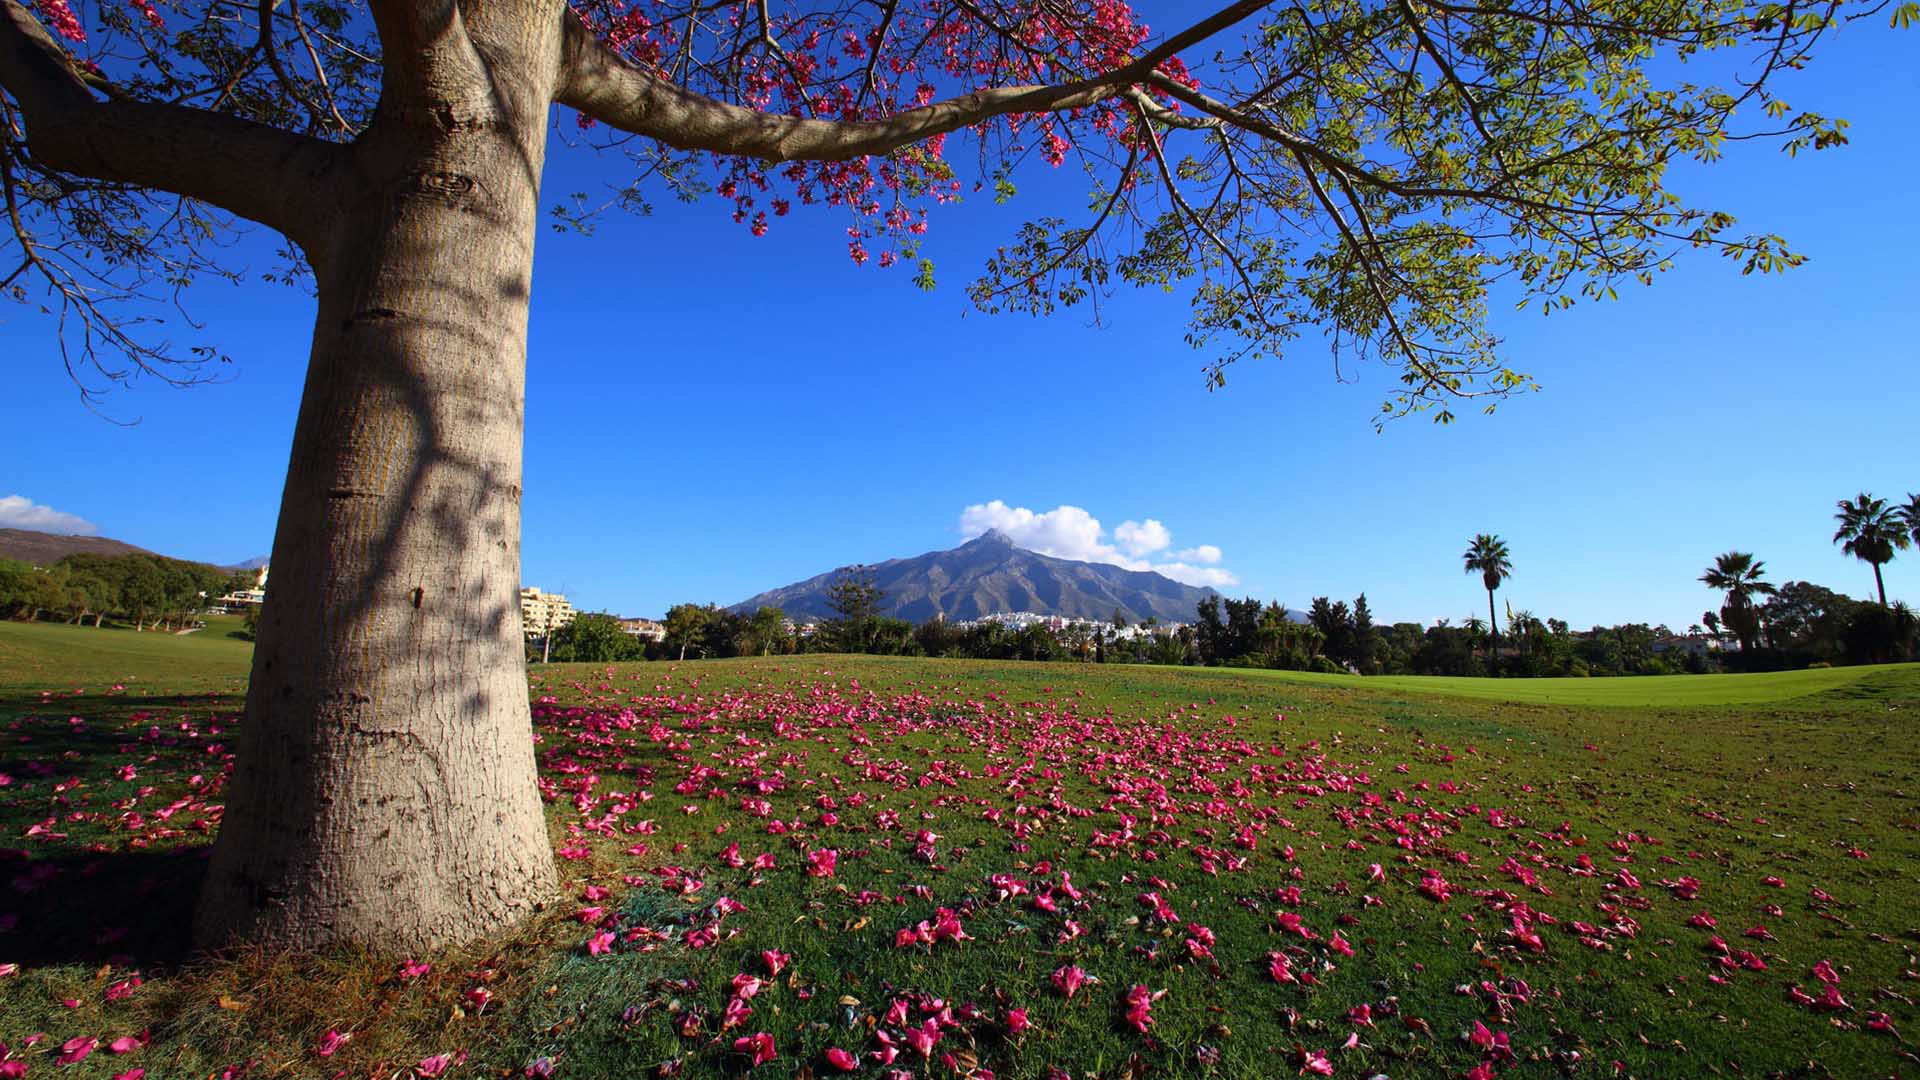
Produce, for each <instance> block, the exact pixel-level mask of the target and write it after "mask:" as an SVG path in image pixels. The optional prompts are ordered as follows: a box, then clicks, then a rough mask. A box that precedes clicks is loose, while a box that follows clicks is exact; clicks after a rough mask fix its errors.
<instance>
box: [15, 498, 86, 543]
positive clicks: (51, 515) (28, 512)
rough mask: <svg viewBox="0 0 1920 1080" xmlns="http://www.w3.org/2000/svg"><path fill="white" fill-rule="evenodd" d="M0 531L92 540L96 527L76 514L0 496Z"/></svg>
mask: <svg viewBox="0 0 1920 1080" xmlns="http://www.w3.org/2000/svg"><path fill="white" fill-rule="evenodd" d="M0 529H32V530H33V531H35V532H47V533H60V534H61V535H63V536H92V535H93V534H94V533H97V532H99V531H100V527H99V526H97V525H95V524H94V523H93V522H91V521H88V520H87V519H86V518H83V517H81V516H79V515H78V514H69V513H67V512H65V511H64V510H55V509H54V508H53V507H51V506H42V505H40V504H39V503H37V502H34V501H33V500H32V499H29V498H27V497H26V496H25V495H6V496H0Z"/></svg>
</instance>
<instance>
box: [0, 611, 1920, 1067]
mask: <svg viewBox="0 0 1920 1080" xmlns="http://www.w3.org/2000/svg"><path fill="white" fill-rule="evenodd" d="M36 629H37V628H36ZM126 636H128V637H132V636H133V635H132V634H131V633H127V634H126ZM196 636H197V635H196ZM190 642H191V637H189V638H184V639H178V644H179V647H181V648H186V647H187V646H188V645H189V643H190ZM143 647H150V646H146V645H145V644H144V643H143ZM196 647H197V646H196ZM5 648H14V649H20V648H22V647H21V646H20V644H19V642H18V639H17V635H16V637H14V638H9V637H5V636H0V649H5ZM18 655H37V654H25V653H20V652H14V653H9V652H0V684H4V688H0V740H4V741H0V774H4V783H3V784H0V835H4V836H5V837H6V839H5V840H4V841H0V845H4V846H6V847H10V848H13V849H15V850H14V851H13V852H11V853H6V854H0V874H4V877H5V879H6V883H5V884H4V885H0V964H18V965H19V969H18V970H17V971H13V972H11V973H9V974H7V975H4V976H0V1043H5V1044H6V1046H7V1048H8V1049H7V1051H6V1053H7V1054H9V1055H11V1057H10V1060H11V1061H13V1062H18V1063H21V1064H22V1065H24V1067H25V1069H26V1070H27V1071H26V1073H25V1075H28V1076H42V1075H44V1076H63V1077H65V1076H71V1077H92V1076H99V1077H107V1076H125V1075H128V1073H129V1071H130V1070H136V1069H144V1070H146V1072H145V1074H144V1075H145V1076H148V1077H153V1078H160V1077H169V1078H171V1077H206V1076H235V1077H238V1076H315V1077H332V1076H336V1075H337V1076H347V1077H370V1078H371V1077H382V1078H384V1077H394V1076H411V1075H445V1076H453V1077H482V1076H493V1077H508V1076H536V1077H537V1076H543V1075H552V1076H568V1077H637V1076H650V1075H668V1076H671V1075H681V1076H740V1075H746V1074H750V1075H752V1076H755V1077H761V1076H774V1077H777V1076H813V1077H824V1076H833V1075H841V1074H842V1070H841V1068H840V1065H839V1064H837V1063H845V1062H847V1061H848V1060H849V1059H848V1058H845V1057H841V1056H840V1055H841V1054H845V1055H850V1056H851V1060H852V1062H853V1071H852V1072H849V1073H846V1074H847V1075H862V1076H886V1075H889V1074H890V1073H892V1072H895V1071H898V1072H899V1073H901V1074H902V1075H907V1076H914V1077H922V1076H924V1077H958V1076H966V1075H982V1074H984V1073H986V1072H991V1073H993V1074H995V1075H997V1076H1002V1077H1009V1076H1012V1077H1028V1076H1031V1077H1043V1076H1050V1075H1059V1074H1061V1073H1064V1074H1066V1075H1070V1076H1072V1077H1076V1078H1088V1077H1098V1078H1102V1080H1117V1078H1120V1077H1145V1076H1148V1075H1154V1076H1162V1075H1164V1076H1173V1077H1278V1076H1295V1075H1300V1074H1301V1072H1302V1070H1303V1069H1305V1070H1308V1072H1307V1074H1308V1075H1313V1074H1314V1072H1315V1071H1318V1070H1320V1069H1322V1068H1325V1069H1330V1070H1331V1074H1332V1075H1335V1076H1352V1077H1371V1076H1374V1075H1376V1074H1381V1073H1384V1074H1386V1075H1387V1076H1390V1077H1394V1078H1403V1077H1461V1076H1468V1075H1479V1076H1491V1075H1499V1076H1540V1077H1547V1076H1560V1075H1572V1076H1592V1077H1611V1076H1615V1075H1631V1076H1640V1077H1673V1076H1702V1075H1723V1076H1764V1075H1774V1074H1779V1075H1789V1076H1838V1077H1862V1076H1893V1075H1902V1074H1905V1075H1913V1074H1915V1073H1916V1072H1920V1060H1917V1059H1916V1058H1915V1057H1914V1055H1913V1051H1912V1047H1911V1044H1910V1043H1908V1042H1907V1041H1906V1035H1907V1033H1908V1031H1909V1029H1912V1030H1914V1031H1920V1009H1916V1007H1915V1005H1914V1003H1913V1001H1912V998H1913V996H1914V995H1915V993H1920V961H1916V959H1915V955H1914V954H1915V953H1916V952H1920V929H1916V925H1917V924H1920V917H1917V916H1916V911H1920V834H1917V830H1920V806H1917V805H1916V800H1917V798H1920V741H1916V739H1915V737H1914V718H1915V717H1916V715H1920V669H1916V668H1915V667H1913V666H1906V667H1901V668H1882V669H1851V671H1850V672H1849V675H1850V676H1851V678H1849V679H1847V680H1844V681H1840V682H1836V683H1833V684H1807V683H1804V682H1800V685H1803V686H1805V687H1806V690H1807V691H1808V692H1802V693H1799V694H1796V695H1792V696H1790V697H1787V698H1786V699H1784V700H1773V701H1763V702H1760V703H1756V704H1746V705H1740V706H1737V707H1728V706H1701V705H1678V706H1671V707H1657V708H1656V707H1644V706H1642V707H1606V708H1595V707H1588V706H1575V705H1572V704H1569V703H1564V702H1561V701H1559V700H1557V699H1556V700H1554V701H1553V702H1551V703H1544V704H1543V703H1525V702H1521V703H1514V702H1511V701H1508V702H1499V703H1495V702H1487V701H1479V700H1474V699H1472V698H1469V697H1462V696H1457V695H1456V696H1450V697H1449V696H1438V695H1432V694H1422V693H1418V692H1416V690H1415V689H1414V688H1413V687H1410V686H1407V685H1397V684H1394V683H1391V682H1389V681H1388V680H1352V679H1346V680H1338V681H1336V682H1333V683H1330V684H1322V683H1320V682H1317V681H1314V680H1299V679H1283V678H1274V677H1271V676H1269V675H1267V674H1265V673H1240V672H1222V671H1190V670H1169V669H1162V668H1140V667H1119V666H1114V667H1100V666H1084V665H1026V664H994V663H979V662H965V661H916V660H898V659H879V658H848V657H818V656H808V657H790V658H778V659H774V660H763V661H726V662H716V663H688V664H679V665H670V664H653V665H632V666H624V667H620V668H605V667H593V666H584V665H576V666H555V667H551V668H544V669H539V670H537V671H536V672H535V673H534V676H533V682H534V685H533V686H532V693H533V695H534V697H535V699H536V701H537V702H538V703H539V704H537V706H536V729H537V738H538V739H539V752H540V757H541V763H542V772H543V788H544V790H545V793H546V795H547V797H548V801H549V807H550V813H551V821H552V824H553V837H554V843H555V848H556V851H557V852H558V853H559V855H560V857H561V862H562V867H563V870H564V872H565V874H566V876H567V878H568V885H567V895H566V897H565V898H564V899H563V900H562V901H561V902H559V903H557V904H556V905H555V907H554V908H553V910H552V911H550V912H549V913H548V914H547V915H546V916H545V917H543V918H542V919H541V920H538V921H536V923H535V924H534V925H532V926H530V927H528V928H526V929H525V930H524V931H522V932H520V933H518V934H517V935H515V936H514V937H512V938H511V939H509V940H504V941H501V942H495V943H491V944H489V945H487V946H485V947H480V948H476V949H473V950H470V951H468V952H466V953H463V954H461V955H456V956H438V957H412V958H380V959H371V958H365V957H359V956H354V955H344V954H343V955H334V956H327V957H318V958H288V957H281V956H268V955H258V954H240V955H230V956H223V957H216V958H201V959H189V958H188V957H187V954H186V951H185V948H184V943H183V942H182V940H181V937H180V927H181V925H182V922H183V920H184V917H185V913H186V912H187V911H188V910H190V904H191V897H192V888H193V885H194V882H195V880H196V878H197V875H198V873H199V867H200V857H201V854H202V853H203V852H204V850H205V844H206V843H207V842H208V839H209V837H210V834H211V831H212V829H213V827H214V826H215V824H216V823H217V820H218V805H219V802H220V792H221V779H220V776H221V768H222V765H223V762H224V757H225V747H226V746H227V745H228V744H230V742H231V727H232V724H233V723H234V720H233V718H232V713H233V712H234V711H235V710H237V708H238V697H237V696H236V695H235V694H234V693H232V692H231V691H223V690H222V689H221V684H222V683H226V684H231V680H232V679H233V678H234V677H235V672H236V671H240V670H241V669H240V668H236V667H234V666H233V660H232V658H231V657H226V658H214V659H211V660H207V661H205V662H204V663H203V662H200V661H198V660H195V661H188V660H185V659H183V660H182V661H179V662H178V664H177V666H176V667H174V668H173V669H171V671H170V673H169V672H163V671H150V670H147V669H143V668H140V667H138V666H137V664H136V662H135V661H134V659H132V658H131V657H130V656H128V655H126V654H119V655H116V656H113V657H108V658H101V657H97V656H88V655H76V656H75V657H74V658H73V660H72V670H73V671H74V672H75V675H74V677H73V678H72V679H70V680H62V679H58V678H55V677H54V676H55V675H57V674H58V672H52V673H49V672H48V671H47V670H46V669H45V661H44V660H35V661H34V662H33V666H32V667H23V668H21V669H17V670H16V669H15V668H14V667H12V666H11V665H12V658H13V657H14V656H18ZM182 655H183V657H184V656H185V654H184V653H183V654H182ZM120 668H124V669H126V670H125V671H124V672H122V674H123V675H126V676H128V677H136V676H137V677H139V678H140V679H141V680H142V681H141V682H139V683H137V684H136V683H132V682H127V681H124V680H121V679H119V678H118V677H117V676H112V675H109V674H108V672H112V671H116V670H119V669H120ZM81 672H86V673H88V674H87V677H86V678H84V679H83V678H80V674H79V673H81ZM1818 674H1819V675H1821V676H1826V674H1827V673H1818ZM108 678H115V679H116V681H119V682H120V685H121V686H123V687H124V689H121V690H111V689H110V687H111V686H112V685H113V683H109V682H106V681H105V680H106V679H108ZM1774 678H1782V679H1785V680H1794V681H1798V680H1803V679H1804V676H1803V674H1802V673H1792V674H1791V675H1788V676H1783V677H1774ZM1617 681H1619V682H1629V681H1634V682H1640V681H1646V680H1617ZM1594 682H1595V683H1600V682H1601V681H1600V680H1594ZM76 685H77V686H81V687H84V689H85V692H83V693H74V692H73V687H74V686H76ZM1516 685H1517V684H1516ZM55 686H57V687H58V688H59V692H57V693H54V694H50V695H48V694H43V691H45V690H48V689H52V688H54V687H55ZM1504 686H1505V684H1503V688H1504ZM1743 692H1749V691H1743ZM770 953H772V954H777V955H773V956H769V955H768V954H770ZM397 959H406V960H411V961H415V962H416V965H415V966H414V967H411V968H402V967H401V965H400V964H399V963H398V962H397ZM419 964H426V965H430V968H429V970H427V971H425V972H424V973H422V972H420V971H419V967H418V965H419ZM0 970H8V969H5V968H0ZM410 972H411V973H410ZM1082 976H1084V981H1083V978H1082ZM1067 987H1071V988H1072V990H1073V992H1072V993H1071V994H1070V995H1069V994H1068V993H1067V992H1066V988H1067ZM1136 988H1143V989H1136ZM1796 993H1797V994H1798V995H1800V997H1796ZM1802 998H1804V999H1805V1000H1802ZM1143 1004H1144V1007H1143ZM762 1036H764V1038H762ZM116 1040H119V1041H118V1042H116ZM116 1050H119V1051H122V1052H115V1051H116ZM83 1052H84V1056H83ZM836 1052H837V1053H836ZM756 1055H757V1056H758V1057H760V1058H761V1063H760V1064H758V1065H755V1064H754V1060H755V1057H756ZM63 1056H64V1057H67V1058H72V1059H74V1063H73V1064H70V1065H63V1064H60V1063H59V1059H60V1058H62V1057H63ZM889 1059H890V1060H889ZM1476 1070H1478V1072H1477V1073H1476V1072H1475V1071H1476ZM5 1075H7V1074H6V1073H0V1076H5Z"/></svg>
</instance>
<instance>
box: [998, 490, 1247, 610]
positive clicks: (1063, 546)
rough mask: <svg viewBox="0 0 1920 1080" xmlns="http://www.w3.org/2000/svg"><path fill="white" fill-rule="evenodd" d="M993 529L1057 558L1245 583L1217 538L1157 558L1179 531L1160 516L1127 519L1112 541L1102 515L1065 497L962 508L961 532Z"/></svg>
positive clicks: (1220, 584)
mask: <svg viewBox="0 0 1920 1080" xmlns="http://www.w3.org/2000/svg"><path fill="white" fill-rule="evenodd" d="M988 529H998V530H1000V531H1001V532H1003V533H1005V534H1006V535H1007V538H1008V539H1010V540H1012V541H1013V542H1014V544H1015V545H1016V546H1019V547H1023V548H1026V549H1027V550H1028V551H1037V552H1039V553H1040V554H1042V555H1051V556H1053V557H1054V558H1056V559H1073V560H1075V561H1077V562H1094V563H1107V564H1109V565H1112V566H1118V567H1121V568H1123V569H1126V570H1152V571H1154V572H1155V573H1159V574H1164V575H1166V576H1167V577H1170V578H1172V579H1173V580H1175V581H1178V582H1182V583H1184V584H1187V585H1200V586H1210V587H1212V588H1216V589H1221V588H1226V587H1228V586H1232V585H1238V584H1240V579H1239V578H1238V577H1235V576H1234V575H1233V573H1232V572H1231V571H1229V570H1225V569H1222V568H1221V567H1219V566H1218V565H1215V564H1217V563H1219V562H1220V560H1221V559H1222V558H1223V557H1224V556H1223V554H1222V552H1221V551H1220V549H1219V548H1218V547H1216V546H1214V545H1213V544H1198V545H1196V546H1194V547H1190V548H1187V549H1185V550H1182V551H1177V552H1174V553H1172V555H1171V556H1168V557H1167V561H1165V562H1153V561H1152V560H1151V559H1150V558H1149V556H1151V555H1153V553H1154V552H1158V551H1164V550H1166V549H1167V548H1168V547H1171V546H1172V544H1173V532H1172V531H1171V530H1169V529H1168V528H1167V527H1166V526H1165V525H1164V524H1162V523H1161V522H1160V521H1158V520H1157V519H1155V518H1146V519H1145V520H1143V521H1133V520H1131V519H1129V520H1127V521H1123V522H1121V523H1120V524H1119V525H1118V526H1117V527H1115V529H1114V530H1113V537H1112V541H1111V542H1109V540H1108V537H1107V531H1106V529H1105V528H1104V527H1102V526H1101V524H1100V519H1099V518H1096V517H1094V516H1093V515H1092V514H1090V513H1088V512H1087V511H1085V510H1083V509H1081V508H1080V507H1078V506H1071V505H1068V504H1065V503H1063V504H1061V505H1059V506H1056V507H1054V508H1053V509H1051V510H1047V511H1044V512H1036V511H1033V510H1029V509H1027V508H1026V507H1024V506H1008V505H1007V504H1006V503H1005V502H1002V501H1001V500H999V499H994V500H993V501H992V502H984V503H975V504H974V505H972V506H969V507H967V508H966V509H965V510H962V511H961V512H960V535H961V536H963V537H965V538H966V539H969V540H971V539H973V538H974V537H976V536H979V535H980V534H981V533H984V532H986V531H987V530H988ZM1196 564H1205V565H1196Z"/></svg>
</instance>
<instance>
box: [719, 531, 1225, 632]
mask: <svg viewBox="0 0 1920 1080" xmlns="http://www.w3.org/2000/svg"><path fill="white" fill-rule="evenodd" d="M869 571H870V572H871V573H872V574H873V583H874V585H875V586H876V587H877V588H879V590H880V592H881V596H882V599H881V602H880V613H881V614H883V615H889V616H892V617H894V618H899V619H906V620H908V621H909V622H924V621H925V620H927V619H932V618H946V619H952V620H956V621H958V620H962V619H977V618H979V617H981V616H982V615H993V614H1010V613H1013V612H1018V611H1031V612H1034V613H1036V614H1041V615H1059V616H1062V617H1065V618H1072V619H1101V620H1104V619H1108V618H1111V617H1112V616H1113V614H1114V612H1116V611H1118V612H1120V613H1121V614H1122V615H1123V616H1124V617H1125V619H1126V620H1127V621H1128V622H1138V621H1139V620H1141V619H1145V618H1148V617H1150V616H1151V617H1153V618H1157V619H1159V620H1160V621H1161V622H1190V621H1192V619H1193V617H1194V608H1195V605H1196V604H1197V603H1198V602H1199V601H1200V600H1202V599H1204V598H1206V597H1208V596H1211V595H1213V590H1211V589H1202V588H1195V587H1194V586H1191V585H1183V584H1181V583H1180V582H1177V581H1174V580H1173V579H1171V578H1168V577H1165V576H1162V575H1160V574H1156V573H1152V572H1150V571H1142V570H1127V569H1124V568H1122V567H1118V566H1110V565H1108V564H1106V563H1088V562H1079V561H1075V560H1072V559H1059V558H1053V557H1051V556H1047V555H1041V554H1039V553H1037V552H1033V551H1028V550H1026V549H1024V548H1022V547H1020V546H1019V545H1018V544H1016V543H1014V541H1013V538H1012V537H1010V536H1008V535H1007V534H1006V533H1004V532H1001V531H1000V530H999V529H988V530H987V531H986V532H983V533H981V534H980V535H979V536H976V537H974V538H973V539H971V540H968V541H967V542H965V543H963V544H961V545H960V546H959V547H956V548H949V549H947V550H945V551H929V552H927V553H926V554H924V555H919V556H916V557H914V558H911V559H888V560H887V561H885V562H882V563H877V564H875V565H873V566H871V567H869ZM841 573H842V572H841V571H829V572H828V573H825V574H820V575H817V576H815V577H811V578H808V579H807V580H805V581H797V582H794V583H793V584H792V585H787V586H784V587H782V588H778V589H774V590H772V591H769V592H764V593H761V594H760V595H758V596H755V597H753V598H751V599H749V600H744V601H742V602H740V603H738V604H735V605H734V606H733V608H732V610H735V611H752V610H754V609H756V608H759V607H762V606H769V607H777V608H780V609H782V610H784V611H785V612H786V613H787V614H788V615H789V616H791V617H793V618H795V619H800V618H808V619H827V618H833V617H834V615H833V605H832V604H831V603H830V601H829V597H828V592H829V590H830V589H831V588H832V586H833V583H834V581H835V580H836V579H838V578H839V577H840V575H841Z"/></svg>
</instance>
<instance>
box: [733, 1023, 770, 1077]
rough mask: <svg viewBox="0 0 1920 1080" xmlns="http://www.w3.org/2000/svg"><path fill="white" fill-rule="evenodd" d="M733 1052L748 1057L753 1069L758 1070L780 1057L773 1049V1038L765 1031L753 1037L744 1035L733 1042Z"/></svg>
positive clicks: (758, 1032)
mask: <svg viewBox="0 0 1920 1080" xmlns="http://www.w3.org/2000/svg"><path fill="white" fill-rule="evenodd" d="M733 1051H734V1053H736V1054H745V1055H747V1057H748V1059H749V1061H750V1062H751V1067H756V1068H757V1067H758V1066H761V1065H765V1064H766V1063H767V1062H769V1061H772V1060H773V1059H774V1058H776V1057H779V1056H780V1055H779V1053H778V1052H777V1051H775V1050H774V1048H773V1036H771V1035H769V1034H767V1033H766V1032H764V1031H756V1032H754V1033H753V1034H751V1035H743V1036H741V1037H740V1038H738V1039H735V1040H733Z"/></svg>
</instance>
